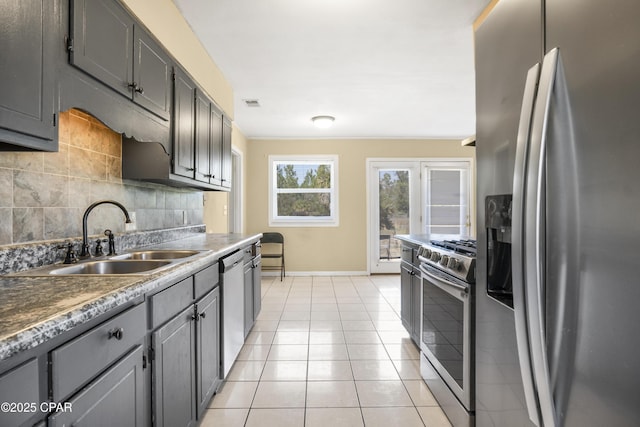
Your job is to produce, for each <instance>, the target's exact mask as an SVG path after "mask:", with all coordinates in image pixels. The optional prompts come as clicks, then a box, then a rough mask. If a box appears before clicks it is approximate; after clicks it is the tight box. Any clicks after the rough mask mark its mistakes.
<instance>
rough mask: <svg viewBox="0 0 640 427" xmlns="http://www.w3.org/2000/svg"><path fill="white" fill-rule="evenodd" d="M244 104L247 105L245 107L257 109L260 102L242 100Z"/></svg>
mask: <svg viewBox="0 0 640 427" xmlns="http://www.w3.org/2000/svg"><path fill="white" fill-rule="evenodd" d="M243 101H244V103H245V104H247V107H259V106H260V101H258V100H257V99H243Z"/></svg>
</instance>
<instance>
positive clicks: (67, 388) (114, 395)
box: [48, 303, 148, 427]
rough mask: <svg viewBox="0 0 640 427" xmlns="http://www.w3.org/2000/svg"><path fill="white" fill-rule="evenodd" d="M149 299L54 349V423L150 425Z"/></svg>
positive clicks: (56, 426)
mask: <svg viewBox="0 0 640 427" xmlns="http://www.w3.org/2000/svg"><path fill="white" fill-rule="evenodd" d="M146 308H147V307H146V304H144V303H142V304H139V305H137V306H135V307H133V308H130V309H128V310H126V311H124V312H122V313H120V314H118V315H116V316H115V317H113V318H111V319H109V320H107V321H105V322H103V323H101V324H100V325H98V326H96V327H95V328H93V329H91V330H89V331H87V332H85V333H83V334H81V335H80V336H78V337H76V338H74V339H72V340H70V341H68V342H67V343H65V344H63V345H62V346H60V347H58V348H56V349H54V350H52V351H51V352H50V353H49V364H50V370H51V385H50V393H51V397H52V401H53V402H55V403H56V404H58V405H59V408H56V409H59V410H58V412H55V413H53V414H51V415H50V416H49V422H48V425H49V426H51V427H63V426H69V425H80V424H81V425H90V426H96V427H108V426H113V425H121V426H141V427H142V426H145V425H146V424H147V422H148V417H147V413H146V410H145V409H146V406H145V405H144V401H145V374H144V369H145V360H144V357H145V352H144V342H145V335H146V330H147V328H146V322H145V318H146V313H147V310H146Z"/></svg>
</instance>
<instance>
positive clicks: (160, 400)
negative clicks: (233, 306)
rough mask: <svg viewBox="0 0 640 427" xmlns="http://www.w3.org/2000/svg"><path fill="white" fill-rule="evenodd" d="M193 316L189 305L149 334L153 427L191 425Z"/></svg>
mask: <svg viewBox="0 0 640 427" xmlns="http://www.w3.org/2000/svg"><path fill="white" fill-rule="evenodd" d="M194 317H195V316H194V311H193V305H190V306H189V307H187V308H186V309H185V310H183V311H182V312H181V313H180V314H178V315H177V316H176V317H175V318H174V319H173V320H171V321H169V323H167V324H166V325H165V326H163V327H162V328H160V329H158V330H157V331H155V332H154V333H153V336H152V340H153V349H154V353H155V361H154V362H153V367H154V368H153V369H154V371H153V390H154V393H153V403H152V406H153V413H154V416H155V422H154V425H155V426H157V427H174V426H195V423H196V422H195V418H196V414H195V408H196V404H195V402H196V399H195V389H196V387H195V383H194V382H195V375H196V372H195V348H196V347H195V330H194V324H195V321H194ZM114 425H115V424H114Z"/></svg>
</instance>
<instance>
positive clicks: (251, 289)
mask: <svg viewBox="0 0 640 427" xmlns="http://www.w3.org/2000/svg"><path fill="white" fill-rule="evenodd" d="M245 254H246V255H245V258H244V336H245V338H246V337H247V336H248V335H249V332H251V329H252V328H253V325H254V323H255V321H256V319H257V318H258V314H259V313H260V308H261V306H262V257H261V256H260V253H259V243H254V244H253V245H251V246H248V247H247V248H245Z"/></svg>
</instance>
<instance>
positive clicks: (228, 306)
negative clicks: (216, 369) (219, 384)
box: [220, 251, 244, 378]
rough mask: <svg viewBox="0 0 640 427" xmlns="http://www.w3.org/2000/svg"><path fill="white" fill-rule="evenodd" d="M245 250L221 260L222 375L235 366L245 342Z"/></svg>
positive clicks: (224, 376) (225, 375)
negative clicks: (243, 268)
mask: <svg viewBox="0 0 640 427" xmlns="http://www.w3.org/2000/svg"><path fill="white" fill-rule="evenodd" d="M243 260H244V252H243V251H236V252H233V253H232V254H230V255H228V256H226V257H224V258H222V259H221V260H220V273H221V279H222V285H221V286H222V296H221V298H222V375H223V378H226V377H227V374H228V373H229V371H230V370H231V367H232V366H233V362H235V360H236V358H237V357H238V354H239V353H240V350H242V346H243V344H244V273H243V271H242V266H243Z"/></svg>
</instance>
